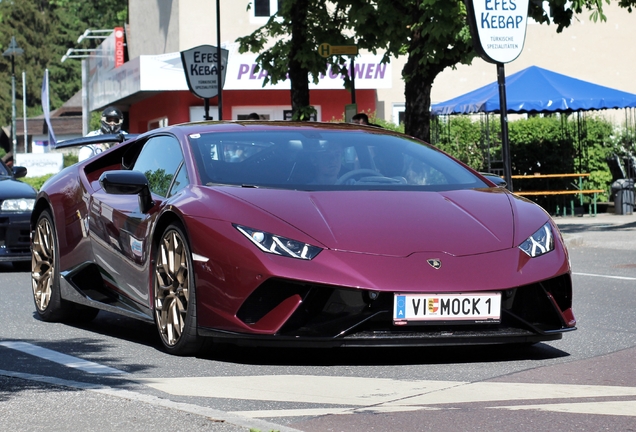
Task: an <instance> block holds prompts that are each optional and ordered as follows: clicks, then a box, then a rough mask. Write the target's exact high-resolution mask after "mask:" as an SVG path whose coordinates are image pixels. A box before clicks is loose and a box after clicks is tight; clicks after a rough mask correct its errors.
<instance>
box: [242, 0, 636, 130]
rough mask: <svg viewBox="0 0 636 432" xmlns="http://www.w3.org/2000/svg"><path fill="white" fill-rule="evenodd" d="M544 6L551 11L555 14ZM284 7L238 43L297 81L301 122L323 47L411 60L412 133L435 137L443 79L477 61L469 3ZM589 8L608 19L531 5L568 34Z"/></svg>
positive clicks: (540, 18) (272, 75)
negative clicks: (433, 111)
mask: <svg viewBox="0 0 636 432" xmlns="http://www.w3.org/2000/svg"><path fill="white" fill-rule="evenodd" d="M609 2H610V0H605V3H607V4H609ZM543 3H547V5H548V6H549V10H550V15H548V14H547V13H546V11H545V9H544V7H543ZM282 4H283V7H282V8H281V10H279V12H278V13H277V14H276V15H275V16H273V17H272V18H271V19H270V20H269V21H268V22H267V24H266V25H264V26H263V27H261V28H259V29H258V30H256V31H255V32H254V33H252V34H251V35H249V36H246V37H243V38H239V39H238V41H239V42H240V44H241V51H242V52H245V51H252V52H258V53H260V55H259V56H258V57H257V63H258V64H259V66H260V67H261V68H262V69H265V70H267V71H268V73H269V81H271V82H272V83H276V82H278V81H280V80H283V79H285V78H286V77H287V76H289V78H290V80H291V85H292V91H291V99H292V107H293V109H294V113H295V114H294V115H295V117H297V118H302V117H303V114H302V113H303V111H302V110H303V109H305V108H304V107H307V106H308V105H309V86H308V85H307V83H308V82H309V77H310V76H313V79H314V81H315V80H317V77H318V75H319V74H320V73H321V72H324V71H325V69H326V64H327V61H325V60H324V59H321V58H320V56H319V54H318V46H319V44H320V43H322V42H325V41H331V43H335V44H337V43H352V42H353V43H356V44H357V45H358V46H359V47H360V48H363V49H368V50H370V51H372V52H377V51H379V50H381V51H385V61H388V60H389V58H390V56H395V57H398V56H402V55H406V56H407V61H406V64H405V66H404V69H403V70H402V78H403V79H404V82H405V101H406V111H405V121H404V123H405V132H406V133H407V134H409V135H413V136H415V137H418V138H421V139H424V140H426V141H429V140H430V120H431V119H430V102H431V98H430V94H431V88H432V85H433V82H434V81H435V78H436V77H437V75H439V74H440V73H441V72H442V71H443V70H444V69H446V68H448V67H451V68H452V67H455V66H456V65H457V64H460V63H463V64H470V62H471V61H472V59H473V58H474V57H475V52H474V50H473V45H472V38H471V36H470V31H469V29H468V25H467V21H466V6H465V3H464V1H462V0H401V1H395V0H334V1H333V3H330V4H327V3H326V2H322V1H318V0H287V1H285V2H283V3H282ZM634 4H636V0H620V1H619V5H620V6H621V7H624V8H627V9H628V10H630V12H631V7H632V6H633V5H634ZM583 10H587V11H590V12H591V14H592V15H591V17H592V19H594V20H599V19H600V20H602V21H604V20H605V19H606V18H605V15H604V14H603V0H572V1H565V0H548V1H547V2H541V1H538V0H531V1H530V6H529V16H530V17H532V18H533V19H534V20H535V21H537V22H540V23H546V24H550V23H551V24H556V26H557V27H556V31H557V32H561V31H562V30H563V29H564V28H565V27H568V26H569V25H570V23H571V21H572V19H573V17H574V14H575V13H577V14H580V13H582V12H583ZM343 17H346V19H343ZM287 35H291V36H287ZM272 40H274V42H273V43H271V41H272ZM328 61H329V62H335V63H337V61H336V60H334V59H328ZM340 66H342V65H340ZM266 82H267V81H266ZM298 113H301V114H298Z"/></svg>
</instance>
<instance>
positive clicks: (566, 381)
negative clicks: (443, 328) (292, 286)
mask: <svg viewBox="0 0 636 432" xmlns="http://www.w3.org/2000/svg"><path fill="white" fill-rule="evenodd" d="M557 222H558V224H559V226H560V227H561V229H562V232H563V235H564V238H565V240H566V243H567V244H568V246H569V250H570V256H571V262H572V267H573V272H574V284H575V295H574V311H575V314H576V316H577V319H578V330H577V331H575V332H572V333H568V334H566V335H565V336H564V338H563V339H562V340H560V341H554V342H551V343H545V344H538V345H535V346H532V347H525V348H515V349H512V348H510V347H494V348H493V347H488V348H485V347H481V348H426V349H391V350H386V349H384V350H380V349H365V350H351V349H349V350H291V349H277V350H274V349H239V348H232V347H220V348H219V349H210V350H207V351H205V352H204V353H202V355H200V356H199V357H187V358H180V357H173V356H169V355H166V354H164V353H163V352H161V350H160V343H159V340H158V338H157V336H156V334H155V330H154V327H153V326H152V325H146V324H143V323H139V322H136V321H133V320H129V319H126V318H121V317H118V316H115V315H112V314H108V313H103V312H101V313H100V314H99V315H98V317H97V318H96V319H95V320H94V321H93V322H92V323H89V324H86V325H82V326H77V325H66V324H49V323H44V322H41V321H39V320H37V319H36V318H35V317H34V307H33V304H32V298H31V293H30V278H29V274H28V273H20V272H16V271H14V270H13V268H12V267H11V265H9V264H2V263H0V292H1V293H2V294H3V295H2V299H3V301H2V302H1V303H0V316H1V317H2V318H1V319H0V430H18V431H40V430H46V431H71V430H73V431H75V430H83V431H119V432H126V431H139V430H151V429H156V428H160V429H161V430H171V431H198V430H206V431H224V432H230V431H248V430H250V428H252V429H256V430H260V431H270V430H280V431H284V430H302V431H308V432H309V431H393V430H395V431H403V430H409V431H410V430H422V431H425V430H436V431H458V430H462V431H480V430H506V431H507V430H515V431H537V430H540V431H543V430H546V431H547V430H550V431H553V430H559V431H601V430H611V431H634V430H636V367H635V366H634V358H636V295H635V294H636V248H634V244H635V242H636V216H632V215H626V216H615V215H599V216H598V217H596V218H592V217H589V216H585V217H582V218H558V219H557Z"/></svg>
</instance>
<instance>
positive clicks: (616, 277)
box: [572, 272, 636, 281]
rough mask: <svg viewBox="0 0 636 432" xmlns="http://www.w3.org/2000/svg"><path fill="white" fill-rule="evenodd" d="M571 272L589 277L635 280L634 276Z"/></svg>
mask: <svg viewBox="0 0 636 432" xmlns="http://www.w3.org/2000/svg"><path fill="white" fill-rule="evenodd" d="M572 274H573V275H577V276H590V277H600V278H607V279H619V280H628V281H636V277H628V276H609V275H600V274H593V273H578V272H577V273H572Z"/></svg>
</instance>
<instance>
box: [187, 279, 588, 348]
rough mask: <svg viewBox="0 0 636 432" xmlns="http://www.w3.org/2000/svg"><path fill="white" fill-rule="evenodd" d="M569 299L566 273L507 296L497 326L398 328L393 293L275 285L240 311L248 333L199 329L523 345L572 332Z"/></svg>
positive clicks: (229, 336) (347, 342)
mask: <svg viewBox="0 0 636 432" xmlns="http://www.w3.org/2000/svg"><path fill="white" fill-rule="evenodd" d="M571 296H572V287H571V278H570V274H569V273H567V274H563V275H561V276H557V277H554V278H552V279H549V280H546V281H542V282H537V283H533V284H530V285H524V286H520V287H515V288H510V289H507V290H504V291H503V293H502V310H501V322H500V323H494V324H463V325H456V324H455V325H440V324H426V325H409V326H396V325H394V324H393V293H391V292H381V293H379V296H378V297H377V298H374V300H371V298H370V296H369V292H368V290H352V289H345V288H340V287H331V286H324V285H316V284H307V283H298V282H292V281H287V280H282V279H273V280H269V281H268V282H266V283H264V284H263V285H262V286H261V287H259V288H258V289H257V290H256V291H255V292H254V293H253V294H252V295H251V296H250V297H249V298H248V299H247V300H246V301H245V302H244V304H243V306H242V307H241V309H240V310H239V311H238V313H237V318H238V319H240V320H241V321H242V322H243V323H244V324H245V325H246V326H248V327H251V328H252V329H253V330H254V333H253V334H249V333H246V332H240V333H239V332H232V331H223V330H219V329H212V328H199V334H201V335H202V336H209V337H212V338H214V339H216V340H218V341H223V342H230V343H234V344H238V345H267V346H294V347H313V346H328V347H362V346H376V347H382V346H445V345H492V344H507V343H524V344H528V343H537V342H542V341H551V340H557V339H561V337H562V334H563V333H564V332H568V331H572V330H575V329H576V327H575V320H574V317H573V315H572V310H571V307H572V301H571V300H572V298H571ZM374 297H375V296H374ZM290 299H295V300H293V301H290ZM284 308H288V311H284V310H283V309H284ZM275 312H279V313H281V315H282V316H287V317H288V318H287V319H286V320H285V323H284V324H283V325H282V326H281V327H280V328H279V329H278V330H277V331H276V332H275V333H274V334H271V333H270V334H265V332H264V331H263V330H265V327H267V326H266V324H268V323H271V322H272V314H274V313H275ZM256 333H261V334H256Z"/></svg>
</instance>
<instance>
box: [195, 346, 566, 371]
mask: <svg viewBox="0 0 636 432" xmlns="http://www.w3.org/2000/svg"><path fill="white" fill-rule="evenodd" d="M569 355H570V354H569V353H567V352H564V351H561V350H559V349H557V348H554V347H552V346H550V345H547V344H543V343H539V344H536V345H531V346H527V345H489V346H459V347H417V348H402V347H391V348H324V349H321V348H309V349H308V348H245V347H238V346H232V345H227V346H223V345H222V346H217V345H213V346H211V347H209V348H208V349H206V350H205V351H203V352H202V353H201V354H200V356H199V357H201V358H205V359H209V360H214V361H221V362H229V363H240V364H253V365H265V366H298V365H304V366H344V365H364V366H393V365H395V366H400V365H426V364H456V363H494V362H507V361H519V360H548V359H554V358H560V357H567V356H569Z"/></svg>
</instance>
